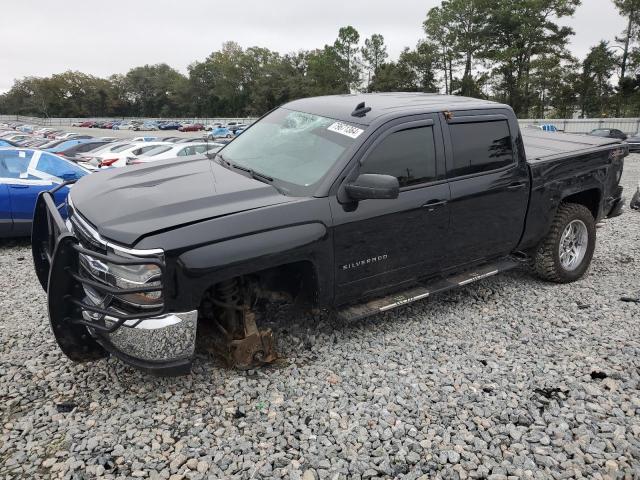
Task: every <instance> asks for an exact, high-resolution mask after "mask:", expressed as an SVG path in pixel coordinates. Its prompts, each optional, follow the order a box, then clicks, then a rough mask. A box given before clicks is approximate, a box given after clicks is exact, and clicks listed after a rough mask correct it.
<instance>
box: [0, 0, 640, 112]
mask: <svg viewBox="0 0 640 480" xmlns="http://www.w3.org/2000/svg"><path fill="white" fill-rule="evenodd" d="M579 6H580V0H443V1H442V3H441V5H440V6H438V7H435V8H432V9H430V10H429V11H428V12H427V15H426V18H425V20H424V22H423V31H424V35H423V37H422V38H420V39H419V40H418V41H417V43H416V45H415V46H413V47H406V48H404V50H403V51H402V52H401V53H400V55H399V57H398V58H397V59H395V60H390V59H389V55H388V51H387V45H386V43H385V39H384V37H383V35H381V34H374V35H372V36H371V37H369V38H364V39H361V37H360V34H359V33H358V31H357V30H356V29H355V28H353V27H352V26H346V27H343V28H341V29H340V30H339V32H338V35H337V38H336V40H335V41H334V42H333V44H330V45H325V46H324V47H323V48H318V49H314V50H303V51H298V52H295V53H286V54H281V53H279V52H276V51H273V50H269V49H267V48H262V47H250V48H246V49H243V48H242V47H240V45H238V44H237V43H235V42H226V43H224V44H223V45H222V48H221V49H220V50H218V51H214V52H213V53H211V54H210V55H209V56H208V57H207V58H205V59H204V60H202V61H196V62H194V63H192V64H191V65H189V67H188V69H187V73H186V74H183V73H181V72H179V71H177V70H176V69H174V68H172V67H170V66H169V65H166V64H157V65H144V66H140V67H135V68H132V69H131V70H129V71H128V72H127V73H126V74H114V75H111V76H110V77H108V78H98V77H95V76H92V75H87V74H84V73H81V72H74V71H67V72H64V73H60V74H55V75H51V76H50V77H26V78H22V79H19V80H16V81H15V82H14V85H13V87H12V88H11V89H10V90H9V91H8V92H7V93H5V94H3V95H0V113H5V114H24V115H37V116H44V117H91V116H106V117H114V116H115V117H136V116H146V117H241V116H256V115H261V114H263V113H265V112H266V111H268V110H270V109H271V108H273V107H275V106H277V105H280V104H282V103H285V102H287V101H290V100H293V99H296V98H301V97H307V96H314V95H327V94H339V93H348V92H354V91H368V92H376V91H421V92H442V93H447V94H456V95H465V96H473V97H480V98H487V99H493V100H498V101H501V102H504V103H508V104H509V105H511V106H512V107H513V108H514V110H515V112H516V114H517V115H518V116H519V117H524V118H531V117H535V118H544V117H558V118H571V117H573V116H574V115H576V114H577V115H579V116H584V117H606V116H640V89H639V86H640V80H639V79H640V76H639V75H638V73H637V72H639V71H640V21H639V20H640V0H614V6H615V7H609V5H608V4H606V5H605V4H603V12H602V14H603V15H611V14H613V13H614V12H613V8H615V9H617V11H618V13H619V14H621V15H622V16H623V17H624V18H625V20H626V28H625V29H624V30H623V31H622V32H619V35H617V36H615V37H614V38H612V39H609V40H606V39H605V40H602V41H601V42H599V43H598V44H597V45H594V46H593V47H592V48H591V49H590V51H589V53H588V54H587V55H586V57H585V58H584V59H581V60H580V59H577V58H575V57H574V56H573V55H572V54H571V52H570V51H569V49H568V44H569V41H570V39H571V37H572V35H573V34H574V31H573V29H572V28H570V27H567V26H564V25H562V24H561V23H560V21H561V20H562V19H564V18H567V17H570V16H571V15H573V14H574V13H575V11H576V9H577V8H579ZM607 9H609V11H607Z"/></svg>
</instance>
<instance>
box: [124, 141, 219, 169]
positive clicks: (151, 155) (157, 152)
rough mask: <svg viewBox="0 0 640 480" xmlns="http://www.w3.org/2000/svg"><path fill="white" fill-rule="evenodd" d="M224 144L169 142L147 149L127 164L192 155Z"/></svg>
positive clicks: (212, 149) (213, 149)
mask: <svg viewBox="0 0 640 480" xmlns="http://www.w3.org/2000/svg"><path fill="white" fill-rule="evenodd" d="M222 147H224V145H222V144H221V143H213V142H208V143H205V142H202V143H178V144H175V143H170V144H167V145H162V146H159V147H155V148H153V149H151V150H148V151H147V152H146V153H143V154H142V155H140V156H139V157H137V158H132V159H130V160H128V161H127V165H137V164H140V163H149V162H156V161H158V160H166V159H167V158H180V157H189V156H192V155H201V154H203V153H207V152H211V151H218V150H220V149H221V148H222Z"/></svg>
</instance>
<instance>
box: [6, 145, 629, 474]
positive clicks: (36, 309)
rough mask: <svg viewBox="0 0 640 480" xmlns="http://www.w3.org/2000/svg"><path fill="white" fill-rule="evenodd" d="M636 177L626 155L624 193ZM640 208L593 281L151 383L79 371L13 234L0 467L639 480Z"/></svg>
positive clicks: (613, 227)
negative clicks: (264, 363) (253, 363)
mask: <svg viewBox="0 0 640 480" xmlns="http://www.w3.org/2000/svg"><path fill="white" fill-rule="evenodd" d="M638 179H640V156H635V157H630V158H629V159H628V160H627V168H626V171H625V175H624V178H623V183H624V184H625V186H626V187H627V196H628V197H630V193H631V189H632V188H635V185H636V183H637V181H638ZM639 269H640V212H633V211H629V210H627V211H625V213H624V215H623V216H621V217H619V218H616V219H614V220H612V221H609V222H607V223H606V225H605V226H604V227H603V228H601V229H599V230H598V247H597V250H596V256H595V259H594V262H593V267H592V270H591V272H590V274H589V275H588V276H587V277H586V278H585V279H583V280H582V281H579V282H577V283H574V284H571V285H561V286H560V285H552V284H547V283H543V282H540V281H537V280H535V279H533V278H532V277H531V276H529V275H528V274H527V273H526V272H524V271H523V272H520V271H514V272H511V273H508V274H504V275H501V276H499V277H495V278H491V279H486V280H484V281H481V282H479V283H477V284H474V285H471V286H469V287H467V288H464V289H461V290H457V291H454V292H451V293H448V294H443V295H439V296H437V297H435V298H433V299H431V300H429V301H424V302H420V303H417V304H414V305H412V306H410V307H407V308H405V309H402V310H399V311H395V312H390V313H387V314H384V315H379V316H376V317H373V318H370V319H367V320H365V321H361V322H356V323H353V324H349V325H346V326H345V325H335V324H334V323H333V322H332V321H331V320H322V321H320V323H319V324H317V325H315V326H313V327H312V324H313V320H312V319H299V320H297V321H293V322H292V323H291V324H290V325H287V326H286V332H287V333H286V334H285V332H284V331H283V332H281V333H282V335H283V338H282V344H283V349H284V353H285V354H286V361H285V362H283V364H281V365H279V366H278V367H271V368H266V369H262V370H258V371H249V372H237V371H229V370H225V369H222V368H220V367H219V366H218V365H217V364H216V362H215V361H214V360H212V359H209V358H207V357H205V356H202V357H200V358H198V360H197V362H196V365H195V367H194V372H193V374H192V375H191V376H187V377H180V378H155V377H149V376H147V375H145V374H143V373H141V372H138V371H136V370H133V369H131V368H129V367H126V366H124V365H123V364H121V363H120V362H118V361H117V360H115V359H109V360H103V361H99V362H97V363H93V364H85V365H78V364H74V363H72V362H71V361H69V360H67V359H66V358H65V357H64V356H63V355H62V354H61V353H60V351H59V350H58V348H57V346H56V344H55V343H54V340H53V337H52V336H51V334H50V333H49V327H48V324H47V314H46V306H45V295H44V293H43V292H42V291H41V289H40V287H39V285H38V284H37V281H36V277H35V275H34V273H33V268H32V263H31V258H30V250H29V247H28V244H27V243H25V242H15V241H14V242H5V243H4V244H2V245H0V272H1V275H0V291H1V292H2V296H1V297H0V400H1V407H0V408H1V417H2V418H1V422H0V428H1V435H0V477H1V478H38V477H40V478H48V477H54V478H55V477H59V478H95V477H102V476H104V477H105V478H130V477H133V478H136V477H141V478H145V477H146V478H172V479H180V478H191V479H197V478H247V479H248V478H292V479H299V478H303V479H304V480H314V479H318V478H320V479H325V478H326V479H337V478H376V477H377V478H392V477H396V478H419V477H422V478H490V479H495V480H498V479H506V478H574V477H575V478H595V479H605V478H611V479H614V478H627V479H631V478H640V356H639V355H640V322H639V321H638V320H639V319H640V304H634V303H624V302H621V301H620V297H622V296H625V295H627V296H628V295H632V296H633V295H635V296H638V295H640V276H639V275H638V272H639V271H640V270H639Z"/></svg>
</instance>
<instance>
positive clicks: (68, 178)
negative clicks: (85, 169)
mask: <svg viewBox="0 0 640 480" xmlns="http://www.w3.org/2000/svg"><path fill="white" fill-rule="evenodd" d="M60 178H61V179H62V180H64V181H65V182H70V181H71V180H77V179H78V175H76V174H75V173H74V172H64V173H63V174H62V175H60Z"/></svg>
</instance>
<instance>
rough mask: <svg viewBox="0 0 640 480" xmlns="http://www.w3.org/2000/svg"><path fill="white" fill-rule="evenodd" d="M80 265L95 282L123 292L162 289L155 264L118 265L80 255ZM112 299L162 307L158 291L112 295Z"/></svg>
mask: <svg viewBox="0 0 640 480" xmlns="http://www.w3.org/2000/svg"><path fill="white" fill-rule="evenodd" d="M123 258H132V257H123ZM137 260H140V261H143V259H140V258H137ZM80 265H81V266H82V267H83V268H84V270H85V271H86V272H88V273H89V274H90V275H91V276H92V277H94V278H95V279H96V280H100V281H102V282H103V283H106V284H107V285H110V286H112V287H117V288H120V289H123V290H128V289H136V288H142V287H152V288H153V287H162V278H161V277H162V271H161V270H160V267H158V266H157V265H155V264H151V263H149V264H147V263H142V264H136V265H119V264H116V263H113V262H109V261H103V260H98V259H97V258H94V257H92V256H90V255H87V254H84V253H81V254H80ZM114 297H115V298H118V299H120V300H122V301H123V302H126V303H128V304H131V305H134V306H139V307H158V306H160V305H162V292H161V291H160V290H158V291H153V292H133V293H126V292H123V293H119V294H117V295H114Z"/></svg>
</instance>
